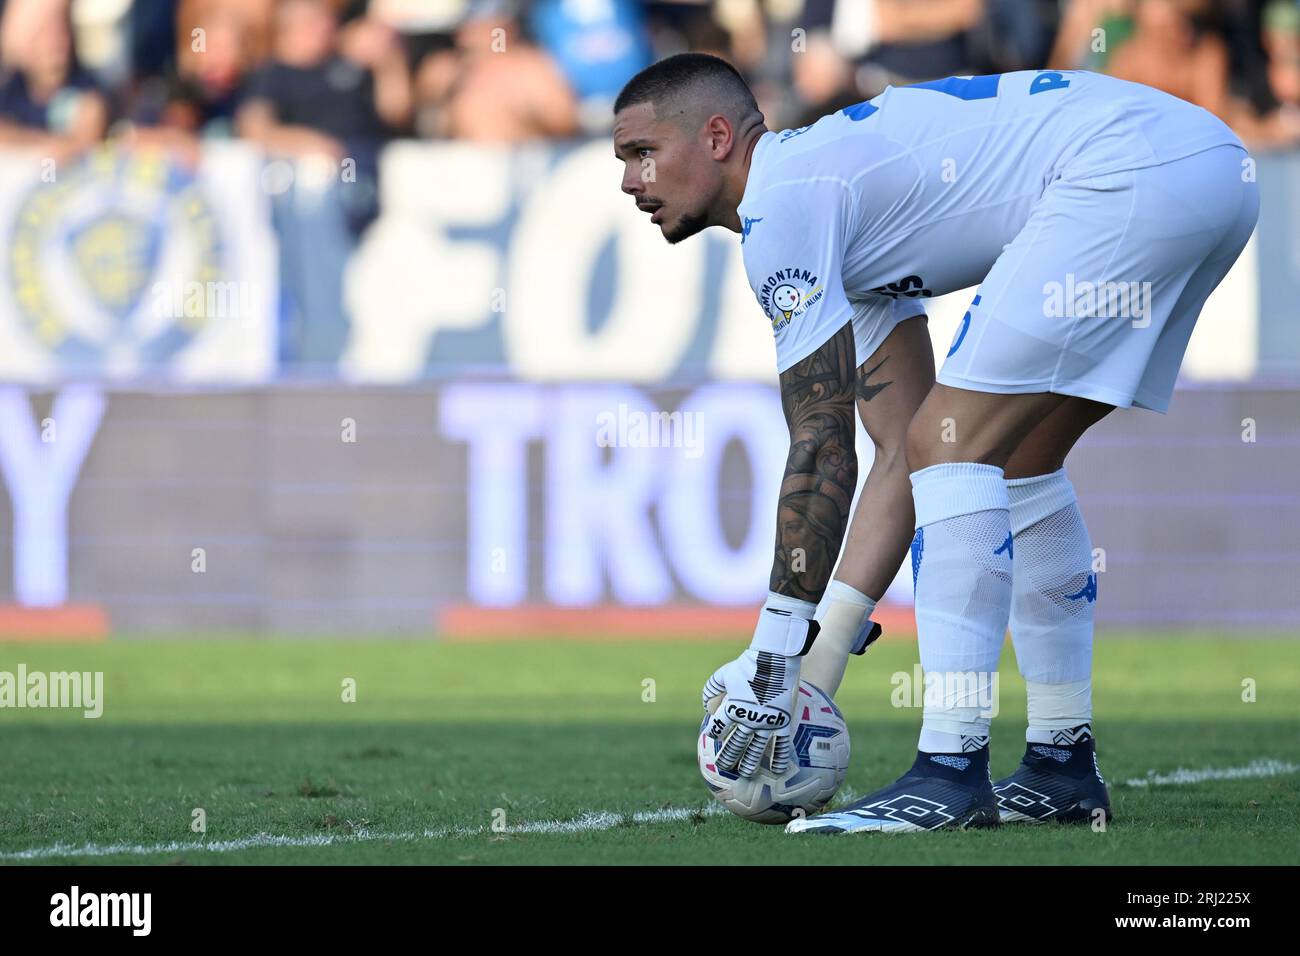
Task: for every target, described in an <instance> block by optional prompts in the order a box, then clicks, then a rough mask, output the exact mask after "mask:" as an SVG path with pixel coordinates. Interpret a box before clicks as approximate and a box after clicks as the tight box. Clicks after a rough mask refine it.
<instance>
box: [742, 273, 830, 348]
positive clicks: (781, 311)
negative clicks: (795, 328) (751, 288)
mask: <svg viewBox="0 0 1300 956" xmlns="http://www.w3.org/2000/svg"><path fill="white" fill-rule="evenodd" d="M817 280H818V276H815V275H813V274H812V273H811V272H810V271H808V270H807V269H777V270H776V271H775V272H773V273H772V274H771V275H770V276H768V277H767V278H766V279H764V280H763V284H762V285H761V286H759V287H758V304H759V305H761V306H762V307H763V311H764V312H766V313H767V317H768V318H769V319H771V320H772V331H774V332H777V331H780V330H781V329H783V328H785V327H786V326H787V325H789V324H790V323H791V322H793V321H794V320H795V319H797V318H798V317H799V316H801V315H803V314H804V313H805V312H807V311H808V310H809V309H811V308H812V307H813V306H815V305H816V304H817V303H818V302H820V301H821V300H822V297H823V296H824V295H825V291H826V290H825V289H824V288H823V287H822V286H821V285H820V284H819V283H818V281H817Z"/></svg>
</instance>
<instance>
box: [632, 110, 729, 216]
mask: <svg viewBox="0 0 1300 956" xmlns="http://www.w3.org/2000/svg"><path fill="white" fill-rule="evenodd" d="M614 154H615V155H616V156H617V157H618V158H619V159H620V160H621V161H622V162H623V185H622V188H623V192H625V193H627V194H628V195H629V196H631V197H633V198H634V199H635V200H636V205H637V208H638V209H640V210H641V211H643V212H646V213H649V214H650V221H651V222H652V223H654V224H655V225H656V226H658V227H659V230H660V231H661V232H662V233H663V236H664V238H665V239H667V240H668V241H669V242H681V241H682V240H683V239H685V238H687V237H688V236H693V235H695V234H696V233H697V232H699V231H700V230H701V229H704V228H706V227H708V226H710V225H712V223H711V221H710V211H711V210H712V208H713V205H714V203H715V201H716V199H717V196H718V194H719V192H720V191H721V189H722V172H721V168H720V164H719V163H717V162H716V161H715V160H714V159H713V155H712V144H711V141H710V138H709V136H708V135H707V132H706V130H705V129H704V128H701V129H699V130H697V131H694V132H692V131H690V130H687V129H685V128H683V126H682V125H681V124H679V123H677V122H673V121H659V120H656V119H655V109H654V105H653V104H651V103H638V104H636V105H635V106H629V107H628V108H627V109H625V110H623V111H622V112H620V113H619V114H618V116H616V117H615V119H614Z"/></svg>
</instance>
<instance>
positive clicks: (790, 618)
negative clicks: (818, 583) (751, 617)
mask: <svg viewBox="0 0 1300 956" xmlns="http://www.w3.org/2000/svg"><path fill="white" fill-rule="evenodd" d="M816 611H817V605H816V604H814V603H813V602H811V601H801V600H799V599H798V598H793V597H790V596H788V595H785V594H777V593H776V592H775V591H769V592H768V595H767V601H766V603H764V605H763V609H762V610H761V611H759V612H758V625H757V626H756V627H755V628H754V638H753V640H752V641H750V644H749V649H750V650H752V651H759V652H767V653H770V654H781V655H783V656H785V657H802V656H803V655H804V654H806V653H808V649H809V648H811V647H812V644H813V640H814V639H815V638H816V637H817V631H818V625H817V622H815V621H814V620H813V614H814V613H816Z"/></svg>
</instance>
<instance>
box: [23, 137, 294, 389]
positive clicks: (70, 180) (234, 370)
mask: <svg viewBox="0 0 1300 956" xmlns="http://www.w3.org/2000/svg"><path fill="white" fill-rule="evenodd" d="M261 172H262V159H261V156H260V155H259V154H258V153H257V152H256V151H254V150H251V149H249V148H248V147H246V146H243V145H241V144H236V143H226V144H214V145H208V146H204V147H202V149H201V150H200V152H199V157H198V160H197V165H196V167H195V168H191V167H190V166H189V165H187V164H186V163H184V162H182V161H180V160H179V159H177V158H175V157H173V156H172V155H170V154H168V153H166V152H161V151H157V150H149V149H127V148H119V147H114V146H105V147H102V148H100V149H99V150H97V151H95V152H94V153H92V154H90V155H89V156H87V157H86V158H84V159H81V160H79V161H77V162H75V163H73V164H71V165H66V166H62V165H56V164H55V163H54V161H53V160H51V159H42V158H40V157H38V156H33V155H30V154H23V153H18V152H0V234H3V236H4V247H5V252H6V254H5V255H4V256H3V258H2V259H0V381H3V382H13V383H26V384H53V383H57V382H60V381H68V380H73V381H78V380H81V381H85V380H90V381H100V382H104V383H108V384H115V383H116V384H120V383H122V382H141V381H147V382H163V383H189V384H212V385H230V384H248V383H255V382H260V381H265V380H267V379H268V378H270V377H271V376H272V375H273V374H274V373H275V371H276V364H275V363H276V354H277V351H276V349H277V346H276V335H277V330H276V315H277V311H276V310H277V301H278V295H279V293H278V289H277V283H276V272H277V267H276V246H275V241H274V237H273V234H272V232H271V225H270V222H271V220H270V214H269V212H268V205H267V198H266V191H265V190H264V189H263V188H262V185H261Z"/></svg>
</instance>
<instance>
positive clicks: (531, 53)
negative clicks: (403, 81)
mask: <svg viewBox="0 0 1300 956" xmlns="http://www.w3.org/2000/svg"><path fill="white" fill-rule="evenodd" d="M416 100H417V110H418V114H417V120H416V125H417V131H418V132H419V133H420V134H421V135H423V136H434V137H452V138H456V139H466V140H473V141H476V142H489V143H509V142H519V141H522V140H529V139H537V138H542V137H553V136H572V135H574V134H575V133H576V132H577V131H578V103H577V98H576V97H575V96H574V93H573V90H572V89H571V88H570V87H569V84H568V82H567V81H566V79H565V77H564V74H563V73H562V72H561V71H560V69H559V67H558V66H556V64H555V63H554V61H552V60H551V58H550V57H549V56H547V55H546V53H545V52H543V51H542V50H540V49H538V47H537V46H535V45H534V44H532V43H530V42H529V41H528V40H527V39H525V37H524V35H523V31H522V29H521V27H520V24H519V22H518V20H517V19H516V17H515V15H514V13H513V9H512V7H511V6H510V5H509V4H507V3H504V2H500V0H486V2H482V3H476V4H474V5H473V6H471V8H470V11H469V15H468V16H467V18H466V20H465V22H464V23H463V24H461V26H460V28H459V29H458V30H457V31H456V41H455V46H454V47H452V48H451V49H448V50H442V51H437V52H434V53H430V54H429V55H427V56H426V57H425V58H424V59H423V60H422V61H421V62H420V64H419V67H418V68H417V71H416Z"/></svg>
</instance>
